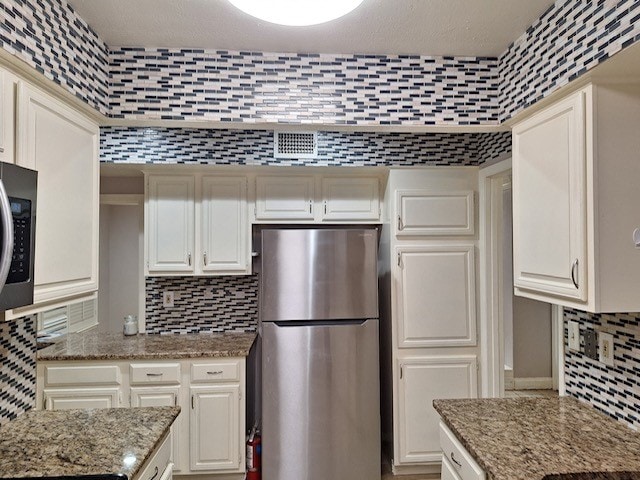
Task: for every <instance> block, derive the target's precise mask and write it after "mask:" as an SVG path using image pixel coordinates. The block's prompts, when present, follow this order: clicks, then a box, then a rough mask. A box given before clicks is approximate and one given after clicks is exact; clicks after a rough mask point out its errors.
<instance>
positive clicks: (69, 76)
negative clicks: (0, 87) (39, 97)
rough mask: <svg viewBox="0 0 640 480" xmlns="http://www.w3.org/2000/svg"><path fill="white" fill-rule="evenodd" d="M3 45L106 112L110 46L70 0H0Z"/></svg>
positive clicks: (0, 31)
mask: <svg viewBox="0 0 640 480" xmlns="http://www.w3.org/2000/svg"><path fill="white" fill-rule="evenodd" d="M0 46H1V47H2V48H4V49H5V50H7V51H8V52H9V53H11V54H13V55H15V56H17V57H18V58H20V59H21V60H23V61H25V62H26V63H27V64H29V65H30V66H31V67H33V68H35V69H36V70H37V71H39V72H40V73H42V74H44V76H45V77H47V78H49V79H50V80H53V81H54V82H56V83H57V84H59V85H61V86H63V87H64V88H66V89H67V90H68V91H70V92H71V93H72V94H74V95H75V96H77V97H78V98H80V99H81V100H84V101H85V102H86V103H88V104H89V105H90V106H91V107H93V108H95V109H96V110H98V111H100V112H102V113H105V114H106V113H108V104H109V100H108V98H107V95H108V93H109V92H108V87H109V72H108V48H107V45H106V44H105V43H104V42H103V41H102V40H100V38H99V37H98V36H97V35H96V34H95V33H94V32H93V31H92V30H91V28H90V27H89V26H88V25H87V23H86V22H85V21H84V20H83V19H82V18H80V17H79V16H78V15H77V14H76V13H75V11H74V10H73V9H72V8H71V7H70V6H69V5H68V4H67V2H66V1H64V0H46V1H44V0H8V1H2V2H0Z"/></svg>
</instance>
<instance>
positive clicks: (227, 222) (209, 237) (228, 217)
mask: <svg viewBox="0 0 640 480" xmlns="http://www.w3.org/2000/svg"><path fill="white" fill-rule="evenodd" d="M201 208H202V223H201V232H200V234H201V238H202V247H201V261H202V270H203V271H205V272H210V271H218V272H219V271H229V272H240V273H245V272H247V269H248V261H249V258H248V246H247V242H248V235H249V232H248V220H247V179H246V178H245V177H203V178H202V202H201Z"/></svg>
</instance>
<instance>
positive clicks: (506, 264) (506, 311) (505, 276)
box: [502, 187, 513, 369]
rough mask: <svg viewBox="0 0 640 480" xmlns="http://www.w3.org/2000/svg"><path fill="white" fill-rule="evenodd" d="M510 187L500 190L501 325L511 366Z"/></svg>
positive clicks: (505, 359) (511, 258) (509, 366)
mask: <svg viewBox="0 0 640 480" xmlns="http://www.w3.org/2000/svg"><path fill="white" fill-rule="evenodd" d="M511 194H512V191H511V187H509V188H505V189H504V190H503V192H502V228H503V235H502V252H503V255H504V257H503V261H502V285H503V292H504V295H503V297H502V312H503V315H502V323H503V325H502V327H503V332H504V366H505V368H511V369H512V368H513V242H512V236H513V235H512V234H511V232H512V230H513V216H512V215H513V214H512V210H513V209H512V205H511Z"/></svg>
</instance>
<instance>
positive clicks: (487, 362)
mask: <svg viewBox="0 0 640 480" xmlns="http://www.w3.org/2000/svg"><path fill="white" fill-rule="evenodd" d="M511 165H512V164H511V158H508V159H505V160H503V161H501V162H498V163H495V164H493V165H491V166H488V167H486V168H482V169H481V170H480V172H479V178H478V183H479V193H480V202H479V204H480V205H479V209H480V233H479V235H480V238H479V250H480V255H479V257H480V302H479V306H480V379H481V381H480V395H481V397H485V398H492V397H503V396H504V324H503V318H504V312H503V310H502V299H503V297H504V294H505V292H504V291H503V290H504V288H503V286H502V281H501V280H502V278H501V277H502V274H501V272H502V262H503V252H502V242H501V239H502V234H503V232H502V185H503V179H504V178H505V177H506V176H507V175H510V174H511ZM551 321H552V326H551V332H552V337H551V339H552V375H553V388H554V389H557V390H558V394H559V395H560V396H564V395H565V385H564V324H563V310H562V307H561V306H559V305H552V307H551Z"/></svg>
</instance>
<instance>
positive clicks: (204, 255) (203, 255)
mask: <svg viewBox="0 0 640 480" xmlns="http://www.w3.org/2000/svg"><path fill="white" fill-rule="evenodd" d="M202 259H203V260H204V265H205V266H206V265H207V252H204V254H202Z"/></svg>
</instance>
